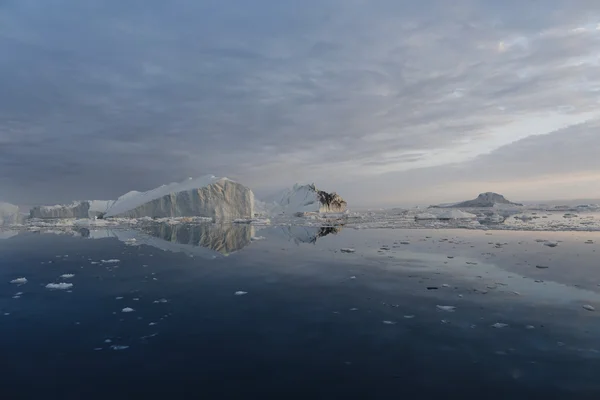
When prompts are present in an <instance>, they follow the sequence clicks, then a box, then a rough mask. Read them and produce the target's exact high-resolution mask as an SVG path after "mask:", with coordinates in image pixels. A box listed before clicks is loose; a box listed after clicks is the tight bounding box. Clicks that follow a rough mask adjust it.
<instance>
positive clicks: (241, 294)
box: [234, 290, 248, 296]
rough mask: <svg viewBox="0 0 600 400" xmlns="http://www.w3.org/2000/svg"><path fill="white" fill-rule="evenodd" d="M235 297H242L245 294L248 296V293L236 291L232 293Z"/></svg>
mask: <svg viewBox="0 0 600 400" xmlns="http://www.w3.org/2000/svg"><path fill="white" fill-rule="evenodd" d="M234 294H235V295H236V296H243V295H245V294H248V292H243V291H241V290H238V291H237V292H235V293H234Z"/></svg>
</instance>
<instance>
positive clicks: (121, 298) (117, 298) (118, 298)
mask: <svg viewBox="0 0 600 400" xmlns="http://www.w3.org/2000/svg"><path fill="white" fill-rule="evenodd" d="M115 300H123V296H119V297H115Z"/></svg>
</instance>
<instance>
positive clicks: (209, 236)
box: [144, 224, 253, 254]
mask: <svg viewBox="0 0 600 400" xmlns="http://www.w3.org/2000/svg"><path fill="white" fill-rule="evenodd" d="M144 232H145V233H147V234H149V235H152V236H154V237H158V238H161V239H163V240H166V241H169V242H174V243H179V244H185V245H190V246H200V247H206V248H208V249H211V250H214V251H218V252H219V253H221V254H229V253H233V252H235V251H237V250H240V249H242V248H243V247H245V246H247V245H248V244H249V243H250V240H251V238H252V233H253V229H252V226H251V225H245V224H242V225H213V224H201V225H170V224H151V225H149V226H146V227H144Z"/></svg>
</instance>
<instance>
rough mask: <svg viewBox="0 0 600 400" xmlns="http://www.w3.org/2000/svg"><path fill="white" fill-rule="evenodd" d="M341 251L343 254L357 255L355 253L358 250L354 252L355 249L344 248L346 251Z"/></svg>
mask: <svg viewBox="0 0 600 400" xmlns="http://www.w3.org/2000/svg"><path fill="white" fill-rule="evenodd" d="M340 251H341V252H342V253H355V252H356V250H354V249H351V248H344V249H340Z"/></svg>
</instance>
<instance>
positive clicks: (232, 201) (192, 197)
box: [105, 175, 254, 220]
mask: <svg viewBox="0 0 600 400" xmlns="http://www.w3.org/2000/svg"><path fill="white" fill-rule="evenodd" d="M253 214H254V193H252V191H251V190H250V189H249V188H247V187H246V186H243V185H241V184H239V183H237V182H234V181H232V180H229V179H227V178H217V177H215V176H212V175H207V176H204V177H201V178H196V179H192V178H189V179H187V180H185V181H183V182H180V183H171V184H168V185H162V186H160V187H158V188H156V189H152V190H149V191H147V192H129V193H127V194H125V195H123V196H121V197H119V198H118V199H117V200H116V201H115V202H114V203H113V204H111V205H110V207H109V208H108V210H107V212H106V214H105V217H129V218H142V217H151V218H174V217H194V216H201V217H208V218H212V219H213V220H217V219H223V220H232V219H236V218H252V217H253Z"/></svg>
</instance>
